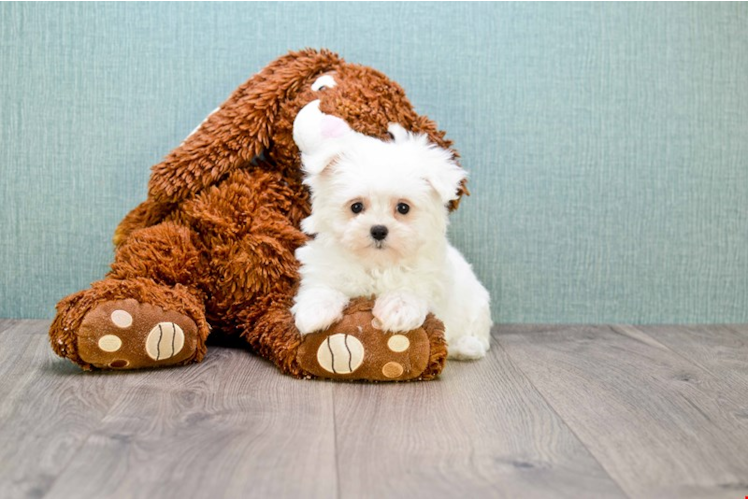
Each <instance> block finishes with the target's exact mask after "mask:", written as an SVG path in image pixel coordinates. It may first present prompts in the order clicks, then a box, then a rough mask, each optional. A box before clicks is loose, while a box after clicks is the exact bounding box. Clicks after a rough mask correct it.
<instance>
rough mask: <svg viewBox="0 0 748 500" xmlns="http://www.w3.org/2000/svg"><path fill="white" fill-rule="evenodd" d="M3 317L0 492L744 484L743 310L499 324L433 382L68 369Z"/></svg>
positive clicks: (38, 334) (535, 491) (714, 491)
mask: <svg viewBox="0 0 748 500" xmlns="http://www.w3.org/2000/svg"><path fill="white" fill-rule="evenodd" d="M48 325H49V324H48V322H46V321H15V320H0V496H2V497H299V496H301V497H663V496H664V497H694V496H695V497H733V498H744V497H745V496H746V495H748V325H743V326H708V327H698V326H693V327H683V326H677V327H676V326H661V327H632V326H547V325H522V326H517V325H506V326H499V327H497V328H496V329H495V330H494V332H493V333H494V340H495V342H494V345H493V348H492V349H491V352H490V355H489V357H488V358H487V359H485V360H483V361H480V362H474V363H460V362H451V363H449V364H448V366H447V368H446V370H445V372H444V373H443V375H442V377H441V378H440V379H439V380H437V381H434V382H422V383H400V384H346V383H331V382H324V381H298V380H295V379H292V378H290V377H287V376H283V375H281V374H280V373H279V372H278V371H276V369H275V368H274V367H273V366H271V365H269V364H268V363H267V362H265V361H263V360H260V359H258V358H256V357H254V356H252V355H251V354H249V353H248V352H246V351H244V350H241V349H230V348H226V347H213V348H212V349H211V350H210V352H209V354H208V356H207V358H206V360H205V361H204V362H203V363H201V364H199V365H193V366H189V367H182V368H174V369H165V370H154V371H141V372H130V373H83V372H81V371H80V370H79V369H78V368H76V367H75V366H73V365H72V364H70V363H69V362H67V361H65V360H61V359H58V358H56V357H55V356H54V355H53V354H52V352H51V350H50V348H49V347H48V345H47V337H46V331H47V327H48Z"/></svg>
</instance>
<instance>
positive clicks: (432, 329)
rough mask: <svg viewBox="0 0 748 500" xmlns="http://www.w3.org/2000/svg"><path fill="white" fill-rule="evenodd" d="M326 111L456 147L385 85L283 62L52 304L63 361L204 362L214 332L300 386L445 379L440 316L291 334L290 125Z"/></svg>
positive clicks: (329, 66)
mask: <svg viewBox="0 0 748 500" xmlns="http://www.w3.org/2000/svg"><path fill="white" fill-rule="evenodd" d="M317 99H319V100H320V109H321V110H322V111H323V112H324V113H326V114H330V115H334V116H336V117H339V118H342V119H343V120H345V121H346V122H347V123H348V124H349V125H350V127H351V128H352V129H354V130H356V131H357V132H361V133H363V134H367V135H369V136H372V137H377V138H380V139H382V140H388V132H387V127H388V125H389V124H390V123H393V122H394V123H399V124H401V125H402V126H404V127H405V128H406V129H409V130H411V131H413V132H417V133H425V134H427V135H428V136H429V138H430V139H431V141H433V142H434V143H436V144H438V145H439V146H441V147H444V148H450V147H451V142H450V141H448V140H446V139H445V138H444V133H443V132H440V131H439V130H437V128H436V125H435V124H434V122H433V121H431V120H430V119H428V118H427V117H425V116H421V115H418V114H416V113H415V111H414V110H413V107H412V105H411V104H410V102H408V100H407V98H406V97H405V93H404V92H403V90H402V89H401V87H400V86H399V85H397V84H396V83H395V82H393V81H391V80H389V79H388V78H387V77H386V76H385V75H383V74H382V73H380V72H378V71H375V70H373V69H371V68H368V67H365V66H360V65H355V64H349V63H346V62H344V61H343V60H342V59H341V58H340V57H339V56H337V55H336V54H334V53H332V52H330V51H327V50H320V51H317V50H310V49H307V50H303V51H300V52H292V53H289V54H287V55H285V56H283V57H280V58H279V59H277V60H275V61H274V62H272V63H271V64H270V65H268V66H267V67H266V68H264V69H263V70H262V71H260V72H259V73H258V74H256V75H255V76H253V77H252V78H251V79H249V80H248V81H247V82H246V83H244V84H243V85H242V86H240V87H239V88H238V89H237V90H236V91H234V93H233V94H232V95H231V96H230V97H229V99H228V100H227V101H226V102H225V103H223V104H222V105H221V107H220V108H218V109H217V110H216V111H215V112H213V113H212V114H211V115H210V116H209V117H208V118H207V119H206V120H205V121H204V122H203V123H202V124H201V125H200V127H199V128H198V129H197V130H196V131H195V132H193V133H192V134H191V135H190V136H189V137H188V138H187V139H185V141H184V142H183V143H182V144H181V145H180V146H179V147H177V148H176V149H175V150H174V151H172V152H171V153H170V154H169V155H168V156H167V157H166V159H165V160H164V161H163V162H161V163H159V164H157V165H155V166H154V167H153V169H152V174H151V178H150V182H149V185H148V187H149V192H148V199H147V200H146V201H145V202H143V203H142V204H140V205H139V206H138V207H136V208H135V209H134V210H133V211H131V212H130V213H129V214H128V215H127V216H126V217H125V218H124V220H122V222H121V223H120V224H119V226H118V227H117V229H116V231H115V235H114V244H115V246H116V253H115V259H114V263H113V264H112V265H111V271H110V272H109V273H108V274H107V276H106V278H105V279H103V280H101V281H98V282H95V283H93V284H92V285H91V288H89V289H87V290H83V291H80V292H77V293H75V294H72V295H70V296H68V297H66V298H65V299H63V300H62V301H60V302H59V303H58V304H57V316H56V318H55V319H54V321H53V323H52V325H51V327H50V340H51V344H52V348H53V349H54V351H55V352H56V353H57V354H58V355H60V356H63V357H66V358H68V359H70V360H71V361H73V362H74V363H77V364H78V365H80V366H81V367H82V368H84V369H86V370H90V369H93V368H103V369H134V368H143V367H161V366H169V365H182V364H187V363H191V362H193V361H201V360H202V359H203V357H204V356H205V352H206V346H205V341H206V339H207V337H208V335H209V333H210V332H211V329H215V330H220V331H221V332H224V333H226V334H234V335H239V336H241V337H242V338H244V339H245V340H246V341H247V342H248V344H249V346H250V347H251V349H252V350H253V351H255V352H256V353H258V354H259V355H261V356H263V357H265V358H267V359H269V360H271V361H273V362H274V363H275V364H276V365H277V366H278V367H279V368H280V369H281V370H282V371H284V372H285V373H289V374H291V375H294V376H296V377H325V378H338V379H347V380H410V379H424V380H427V379H432V378H434V377H435V376H437V375H438V374H439V373H440V372H441V370H442V368H443V367H444V363H445V361H446V356H447V351H446V342H445V340H444V336H443V333H444V332H443V326H442V325H441V322H439V321H438V320H437V319H435V318H434V317H433V316H429V317H428V318H427V319H426V321H425V323H424V324H423V326H422V327H421V328H419V329H417V330H414V331H411V332H407V333H397V334H391V333H385V332H382V331H379V330H377V329H376V327H375V326H374V325H372V319H373V316H372V314H371V309H372V304H373V301H372V300H371V298H360V299H356V300H353V301H351V303H350V304H349V306H348V308H347V309H346V312H345V316H344V318H343V319H342V320H341V321H340V322H338V323H337V324H335V325H333V326H332V327H331V328H330V329H328V330H327V331H325V332H317V333H313V334H310V335H307V336H305V337H304V338H303V339H302V337H301V335H299V333H298V331H297V330H296V327H295V326H294V321H293V317H292V315H291V313H290V306H291V304H292V301H293V297H294V294H295V291H296V288H297V286H298V281H299V277H298V274H297V270H298V263H297V261H296V259H295V258H294V251H295V250H296V248H297V247H299V246H300V245H302V244H303V243H304V242H305V241H306V236H305V235H304V234H303V233H302V232H301V231H300V230H299V224H300V221H301V220H302V219H303V218H304V217H306V216H307V215H309V195H308V193H307V191H306V188H305V187H304V186H303V185H302V182H301V181H302V178H301V168H300V154H299V150H298V148H297V147H296V145H295V143H294V141H293V133H292V132H293V122H294V118H295V117H296V115H297V113H298V112H299V110H301V109H302V108H303V107H304V106H305V105H306V104H308V103H309V102H311V101H313V100H317ZM454 154H455V157H456V156H457V153H456V152H455V153H454ZM466 192H467V191H466V189H465V187H464V185H463V186H462V188H461V190H460V193H459V194H460V195H462V194H464V193H466ZM458 201H459V199H458ZM456 206H457V203H453V206H451V207H450V208H452V209H454V208H456Z"/></svg>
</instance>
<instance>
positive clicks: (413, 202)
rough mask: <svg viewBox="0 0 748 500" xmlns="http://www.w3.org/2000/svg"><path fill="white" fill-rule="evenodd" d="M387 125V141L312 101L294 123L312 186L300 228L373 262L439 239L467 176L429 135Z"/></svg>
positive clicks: (413, 254)
mask: <svg viewBox="0 0 748 500" xmlns="http://www.w3.org/2000/svg"><path fill="white" fill-rule="evenodd" d="M389 131H390V135H391V136H392V140H390V141H382V140H379V139H375V138H372V137H368V136H365V135H362V134H359V133H357V132H354V131H352V130H351V129H350V128H349V127H348V126H347V125H346V123H345V122H344V121H342V120H339V119H337V118H335V117H332V116H329V115H325V114H322V113H321V112H320V111H319V108H318V107H317V106H315V105H314V103H312V104H310V105H309V106H307V107H306V108H305V109H304V110H302V112H301V113H300V114H299V117H298V118H297V120H296V123H295V124H294V138H295V140H296V143H297V145H298V146H299V148H300V149H301V151H302V164H303V169H304V173H305V183H306V184H307V185H308V186H309V187H310V188H311V192H312V215H311V216H310V217H308V218H307V219H305V220H304V221H303V222H302V229H303V230H304V231H305V232H306V233H308V234H316V235H317V237H318V238H330V239H331V240H332V242H333V243H334V244H337V245H340V246H341V247H343V248H345V249H346V250H348V251H350V252H353V253H354V254H356V255H357V256H358V257H359V258H360V259H362V260H364V261H366V262H369V263H371V264H373V265H387V264H392V263H397V262H403V261H407V260H409V259H413V258H417V256H418V255H419V254H420V253H421V252H422V251H424V250H426V249H427V247H428V246H433V245H437V244H439V243H440V242H441V241H443V240H444V237H445V233H446V229H447V222H448V219H447V213H448V208H447V205H448V204H449V202H450V201H452V200H454V199H456V198H457V197H458V196H459V195H458V191H459V188H460V185H461V182H462V181H463V180H464V179H465V171H464V170H463V169H462V168H460V167H459V166H458V165H457V163H456V162H455V160H454V158H453V154H452V153H451V152H450V151H448V150H446V149H443V148H440V147H438V146H436V145H434V144H432V143H430V142H429V140H428V138H427V136H425V135H414V134H411V133H409V132H407V131H406V130H404V129H403V128H402V127H401V126H400V125H397V124H393V125H391V126H390V129H389Z"/></svg>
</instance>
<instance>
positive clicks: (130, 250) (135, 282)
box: [50, 222, 209, 369]
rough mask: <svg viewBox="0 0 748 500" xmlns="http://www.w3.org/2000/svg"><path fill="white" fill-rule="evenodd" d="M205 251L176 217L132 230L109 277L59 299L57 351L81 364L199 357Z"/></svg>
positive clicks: (204, 326) (203, 333)
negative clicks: (202, 272) (173, 221)
mask: <svg viewBox="0 0 748 500" xmlns="http://www.w3.org/2000/svg"><path fill="white" fill-rule="evenodd" d="M202 255H203V253H202V252H201V249H200V248H199V243H198V242H197V239H196V238H195V236H194V234H193V233H192V232H191V231H190V230H189V229H187V228H185V227H182V226H179V225H177V224H174V223H170V222H165V223H161V224H158V225H155V226H152V227H149V228H144V229H140V230H137V231H134V232H133V233H132V234H131V235H130V236H129V237H128V238H127V240H126V241H125V242H124V243H123V244H122V245H121V246H120V247H119V248H118V249H117V253H116V256H115V261H114V263H113V264H112V271H111V272H110V273H109V275H108V276H107V278H106V279H104V280H101V281H98V282H95V283H93V284H92V285H91V288H89V289H87V290H83V291H80V292H78V293H75V294H72V295H70V296H68V297H66V298H65V299H63V300H61V301H60V302H59V303H58V304H57V316H56V318H55V319H54V321H53V322H52V326H51V327H50V340H51V343H52V348H53V350H54V351H55V352H56V353H57V354H58V355H60V356H63V357H67V358H69V359H70V360H71V361H73V362H74V363H77V364H79V365H80V366H81V367H83V368H84V369H91V368H94V367H96V368H111V369H132V368H144V367H159V366H167V365H175V364H186V363H190V362H192V361H200V360H201V359H202V358H203V356H204V355H205V350H206V348H205V339H206V338H207V336H208V333H209V326H208V323H207V322H206V319H205V306H204V302H203V297H202V292H201V291H200V286H199V283H197V282H196V281H195V279H196V277H198V276H201V273H200V272H199V271H200V268H201V266H202V265H203V256H202Z"/></svg>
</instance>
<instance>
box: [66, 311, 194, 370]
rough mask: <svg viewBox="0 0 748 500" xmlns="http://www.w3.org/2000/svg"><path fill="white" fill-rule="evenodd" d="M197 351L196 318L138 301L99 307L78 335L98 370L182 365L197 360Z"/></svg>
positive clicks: (85, 355) (86, 358) (80, 346)
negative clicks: (193, 359)
mask: <svg viewBox="0 0 748 500" xmlns="http://www.w3.org/2000/svg"><path fill="white" fill-rule="evenodd" d="M196 349H197V325H196V324H195V322H194V321H193V320H192V319H190V318H189V317H187V316H185V315H184V314H181V313H178V312H176V311H164V310H163V309H161V308H160V307H157V306H154V305H151V304H142V303H140V302H138V301H136V300H135V299H124V300H112V301H108V302H104V303H102V304H100V305H98V306H97V307H96V308H94V309H92V310H91V311H90V312H89V313H88V314H87V315H86V317H85V318H83V322H82V323H81V326H80V329H79V335H78V351H79V353H80V356H81V358H82V359H83V360H84V361H86V362H87V363H90V364H92V365H93V366H96V367H97V368H110V369H111V368H113V369H133V368H147V367H155V366H166V365H175V364H181V363H184V362H185V361H188V360H189V359H191V358H192V357H194V355H195V351H196Z"/></svg>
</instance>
